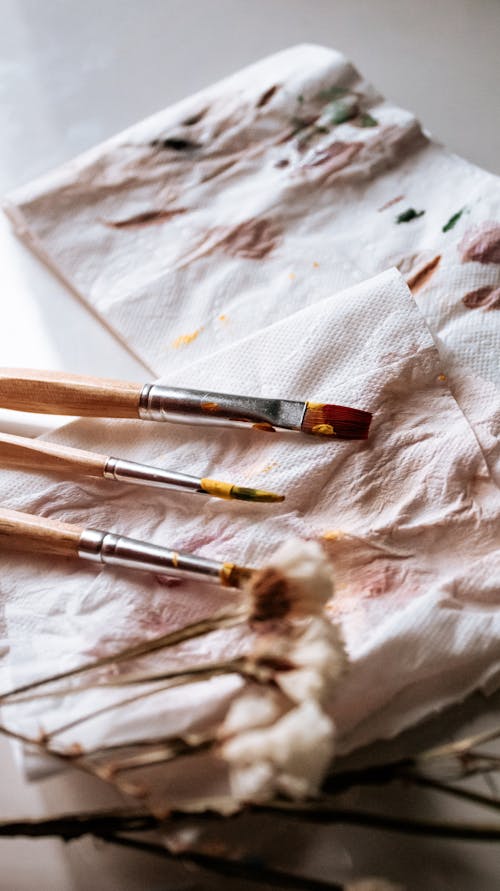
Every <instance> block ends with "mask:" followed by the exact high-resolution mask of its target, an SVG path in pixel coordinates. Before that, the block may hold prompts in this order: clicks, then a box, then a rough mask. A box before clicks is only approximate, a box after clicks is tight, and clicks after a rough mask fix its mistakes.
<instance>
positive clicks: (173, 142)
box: [151, 136, 201, 152]
mask: <svg viewBox="0 0 500 891" xmlns="http://www.w3.org/2000/svg"><path fill="white" fill-rule="evenodd" d="M151 145H152V147H153V148H161V149H172V151H174V152H194V151H195V150H196V149H199V148H201V146H200V144H199V142H193V141H192V140H191V139H182V137H176V136H169V137H167V138H166V139H153V141H152V142H151Z"/></svg>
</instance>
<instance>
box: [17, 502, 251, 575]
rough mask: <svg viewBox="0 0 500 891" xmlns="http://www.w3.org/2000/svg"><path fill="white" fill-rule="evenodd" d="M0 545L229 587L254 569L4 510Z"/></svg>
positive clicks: (100, 531) (114, 534)
mask: <svg viewBox="0 0 500 891" xmlns="http://www.w3.org/2000/svg"><path fill="white" fill-rule="evenodd" d="M0 547H4V548H6V549H8V550H9V551H24V552H28V553H35V554H48V555H55V556H59V557H73V558H77V557H79V558H81V559H82V560H90V561H92V562H93V563H99V564H106V565H110V566H123V567H126V568H128V569H138V570H142V571H143V572H154V573H159V574H165V575H168V576H174V577H179V578H191V579H193V578H194V579H201V580H205V581H207V582H212V583H215V584H219V585H222V586H223V587H227V588H241V587H243V585H244V583H245V582H246V581H247V580H248V579H249V578H250V576H251V575H252V573H253V572H254V570H252V569H248V568H247V567H244V566H237V565H236V564H235V563H229V562H222V563H221V562H219V561H216V560H208V559H206V558H205V557H199V556H197V555H196V554H189V553H182V552H181V551H176V550H172V549H170V548H165V547H162V546H161V545H155V544H151V543H150V542H147V541H139V540H137V539H134V538H127V537H126V536H124V535H118V534H116V533H114V532H103V531H102V530H100V529H85V528H83V527H80V526H74V525H73V524H72V523H63V522H61V521H60V520H51V519H48V518H47V517H39V516H37V515H36V514H25V513H21V512H19V511H15V510H7V509H0Z"/></svg>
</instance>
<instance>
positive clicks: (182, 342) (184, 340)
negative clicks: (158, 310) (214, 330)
mask: <svg viewBox="0 0 500 891" xmlns="http://www.w3.org/2000/svg"><path fill="white" fill-rule="evenodd" d="M202 331H203V325H202V326H201V328H197V329H196V331H192V332H191V334H180V335H179V337H176V338H175V340H173V341H172V344H171V346H173V348H174V350H178V349H179V347H183V346H187V345H188V344H190V343H193V341H194V340H196V338H197V337H199V336H200V334H201V332H202Z"/></svg>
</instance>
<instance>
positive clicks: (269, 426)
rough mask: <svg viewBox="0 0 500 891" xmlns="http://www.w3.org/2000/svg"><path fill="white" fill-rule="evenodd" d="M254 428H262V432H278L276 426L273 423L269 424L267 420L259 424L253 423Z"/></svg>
mask: <svg viewBox="0 0 500 891" xmlns="http://www.w3.org/2000/svg"><path fill="white" fill-rule="evenodd" d="M252 427H253V429H254V430H261V431H262V433H276V430H275V428H274V427H273V425H272V424H268V423H267V421H261V422H259V423H257V424H252Z"/></svg>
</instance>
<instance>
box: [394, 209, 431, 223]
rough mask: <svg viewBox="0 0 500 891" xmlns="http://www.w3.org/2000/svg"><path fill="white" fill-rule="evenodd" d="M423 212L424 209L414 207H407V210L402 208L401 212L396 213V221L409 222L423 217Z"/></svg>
mask: <svg viewBox="0 0 500 891" xmlns="http://www.w3.org/2000/svg"><path fill="white" fill-rule="evenodd" d="M424 213H425V210H415V208H414V207H408V208H407V210H403V211H402V213H399V214H398V215H397V217H396V223H410V222H411V220H416V219H417V218H418V217H423V215H424Z"/></svg>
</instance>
